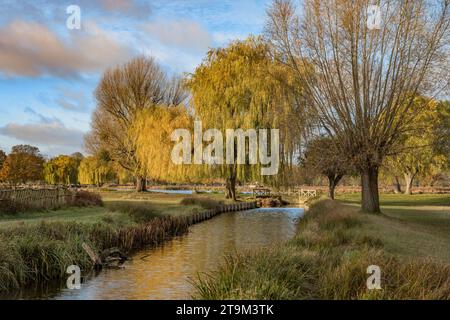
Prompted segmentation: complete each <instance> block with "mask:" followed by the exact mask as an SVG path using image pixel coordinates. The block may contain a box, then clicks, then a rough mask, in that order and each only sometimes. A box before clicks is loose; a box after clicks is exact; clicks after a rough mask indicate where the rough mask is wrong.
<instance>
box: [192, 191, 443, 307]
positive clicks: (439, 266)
mask: <svg viewBox="0 0 450 320" xmlns="http://www.w3.org/2000/svg"><path fill="white" fill-rule="evenodd" d="M338 198H339V201H331V200H319V201H316V202H314V203H313V204H312V205H311V207H310V210H309V211H308V212H307V213H306V215H305V217H304V219H302V220H301V222H300V223H299V229H298V232H297V235H296V236H295V237H294V239H292V240H291V241H289V242H287V243H285V244H283V245H278V246H274V247H272V248H269V249H264V250H260V251H257V252H247V253H242V254H236V255H232V256H229V257H228V258H227V259H226V263H225V264H224V265H223V266H222V267H221V269H220V270H218V271H217V272H215V273H211V274H208V275H203V276H200V277H199V279H198V280H197V281H196V288H197V291H196V294H195V295H194V298H197V299H450V232H449V231H450V206H449V204H450V195H414V196H403V195H388V194H386V195H382V196H381V202H382V211H383V214H382V215H369V214H364V213H361V212H360V211H359V207H358V206H357V204H358V203H359V195H358V194H346V195H342V196H340V197H338ZM370 265H378V266H380V268H381V272H382V290H368V289H367V286H366V281H367V277H368V274H367V272H366V271H367V270H366V269H367V267H368V266H370Z"/></svg>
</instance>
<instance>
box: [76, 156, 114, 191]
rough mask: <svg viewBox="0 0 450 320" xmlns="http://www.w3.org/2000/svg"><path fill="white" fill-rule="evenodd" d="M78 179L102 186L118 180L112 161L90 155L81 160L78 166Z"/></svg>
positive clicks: (84, 182)
mask: <svg viewBox="0 0 450 320" xmlns="http://www.w3.org/2000/svg"><path fill="white" fill-rule="evenodd" d="M78 180H79V182H80V183H81V184H95V185H98V186H101V185H102V184H104V183H106V182H113V181H117V174H116V170H115V168H114V164H113V163H112V162H111V161H105V160H104V159H101V158H100V157H94V156H90V157H86V158H84V159H83V160H81V163H80V166H79V168H78Z"/></svg>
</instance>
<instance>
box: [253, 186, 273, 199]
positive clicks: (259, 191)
mask: <svg viewBox="0 0 450 320" xmlns="http://www.w3.org/2000/svg"><path fill="white" fill-rule="evenodd" d="M270 196H271V191H270V189H267V188H253V197H254V198H269V197H270Z"/></svg>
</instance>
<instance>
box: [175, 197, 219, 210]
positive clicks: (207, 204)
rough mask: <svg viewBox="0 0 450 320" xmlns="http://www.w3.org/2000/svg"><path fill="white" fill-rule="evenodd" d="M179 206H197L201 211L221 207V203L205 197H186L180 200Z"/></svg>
mask: <svg viewBox="0 0 450 320" xmlns="http://www.w3.org/2000/svg"><path fill="white" fill-rule="evenodd" d="M180 204H182V205H184V206H199V207H202V208H203V209H207V210H211V209H215V208H217V207H219V206H221V205H223V201H217V200H214V199H211V198H205V197H186V198H183V199H182V200H181V202H180Z"/></svg>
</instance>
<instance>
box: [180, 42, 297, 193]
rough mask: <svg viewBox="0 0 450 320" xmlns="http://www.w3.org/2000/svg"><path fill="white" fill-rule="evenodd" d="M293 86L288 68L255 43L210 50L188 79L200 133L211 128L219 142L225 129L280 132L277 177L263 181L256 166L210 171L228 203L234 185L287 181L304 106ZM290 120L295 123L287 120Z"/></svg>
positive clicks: (221, 166)
mask: <svg viewBox="0 0 450 320" xmlns="http://www.w3.org/2000/svg"><path fill="white" fill-rule="evenodd" d="M295 81H296V78H295V77H292V76H291V73H290V71H289V69H288V68H286V67H285V66H283V65H281V64H279V63H276V62H275V60H274V59H273V58H272V56H271V53H270V51H269V49H268V46H267V45H266V44H265V43H264V42H263V41H262V40H261V39H259V38H249V39H247V40H245V41H235V42H233V43H231V44H230V45H229V46H228V47H226V48H220V49H213V50H210V51H209V52H208V55H207V57H206V58H205V60H204V62H203V63H202V64H201V65H200V66H199V67H197V69H196V70H195V72H194V73H193V74H192V75H190V77H189V79H188V80H187V86H188V87H189V88H190V90H191V94H192V105H193V109H194V115H195V117H196V118H197V119H198V120H201V121H202V125H203V127H204V128H205V129H206V128H207V129H209V128H215V129H217V130H219V131H221V133H222V136H223V137H225V134H226V132H225V131H226V130H227V129H242V130H247V129H255V130H258V129H271V128H275V129H279V130H280V143H281V147H280V160H281V161H280V162H281V164H280V170H279V173H278V174H277V175H275V176H271V177H269V176H266V177H263V176H262V175H261V174H260V172H261V171H260V170H261V165H260V164H256V165H249V164H236V162H235V163H234V164H225V163H224V164H217V165H213V166H210V168H209V170H210V172H211V173H213V174H216V175H218V176H221V177H223V178H225V179H226V184H227V198H233V199H235V198H236V193H235V185H236V181H237V180H239V181H263V182H265V183H271V184H282V183H285V182H286V179H287V175H286V172H288V171H289V166H292V164H293V159H295V152H296V150H298V146H299V142H300V139H299V137H300V136H301V133H302V130H303V127H304V123H303V122H302V119H303V118H302V117H299V115H300V114H301V113H302V111H303V107H302V106H303V104H302V102H301V101H299V100H296V97H299V96H300V95H299V94H298V93H297V94H296V92H295V91H296V90H300V89H299V88H300V86H299V84H298V83H295ZM294 117H295V118H298V119H300V121H292V119H293V118H294ZM298 119H297V120H298ZM247 148H248V145H247ZM247 151H248V149H247ZM224 154H225V152H224ZM234 154H236V152H235V153H234ZM246 157H247V158H248V153H247V154H246Z"/></svg>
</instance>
